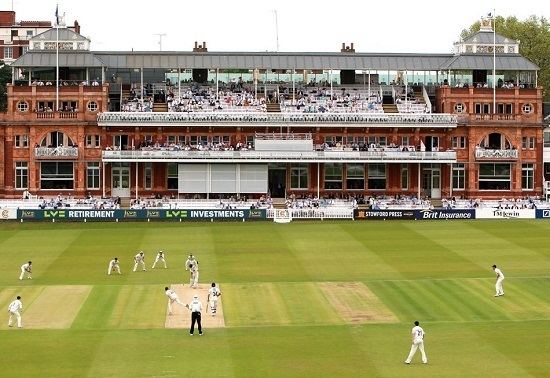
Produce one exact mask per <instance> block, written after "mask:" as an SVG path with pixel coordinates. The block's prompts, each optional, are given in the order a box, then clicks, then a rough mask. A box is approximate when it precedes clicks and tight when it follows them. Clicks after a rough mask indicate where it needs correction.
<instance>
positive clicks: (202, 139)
mask: <svg viewBox="0 0 550 378" xmlns="http://www.w3.org/2000/svg"><path fill="white" fill-rule="evenodd" d="M190 143H191V146H193V147H196V146H206V145H207V144H208V136H207V135H192V136H191V138H190Z"/></svg>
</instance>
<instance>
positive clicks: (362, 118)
mask: <svg viewBox="0 0 550 378" xmlns="http://www.w3.org/2000/svg"><path fill="white" fill-rule="evenodd" d="M97 122H98V125H99V126H106V127H108V126H113V127H120V126H129V127H135V126H140V125H141V126H216V125H219V126H239V127H257V126H262V127H266V126H267V127H269V126H282V125H284V126H291V127H313V126H315V127H365V126H366V125H367V126H368V127H394V126H399V127H415V128H432V129H433V128H443V127H444V128H449V127H451V128H454V127H456V125H457V116H456V115H453V114H433V113H423V114H415V113H408V114H399V113H396V114H388V113H261V112H257V113H256V112H231V113H229V112H226V113H223V112H212V111H211V112H206V111H205V112H194V113H193V112H192V113H174V112H163V113H162V112H158V113H157V112H155V113H153V112H148V113H138V112H135V113H131V112H106V113H101V114H99V115H98V117H97Z"/></svg>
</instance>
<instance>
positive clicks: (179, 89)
mask: <svg viewBox="0 0 550 378" xmlns="http://www.w3.org/2000/svg"><path fill="white" fill-rule="evenodd" d="M180 76H181V68H178V97H179V98H180V99H181V77H180Z"/></svg>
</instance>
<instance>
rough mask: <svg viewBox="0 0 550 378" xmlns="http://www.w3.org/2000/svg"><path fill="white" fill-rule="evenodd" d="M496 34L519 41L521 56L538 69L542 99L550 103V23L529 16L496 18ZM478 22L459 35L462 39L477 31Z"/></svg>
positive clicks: (544, 19) (542, 18)
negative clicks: (524, 17) (523, 18)
mask: <svg viewBox="0 0 550 378" xmlns="http://www.w3.org/2000/svg"><path fill="white" fill-rule="evenodd" d="M495 25H496V32H497V33H498V34H500V35H503V36H505V37H508V38H512V39H515V40H519V41H520V45H519V52H520V54H521V55H523V56H524V57H526V58H527V59H529V60H530V61H532V62H533V63H535V64H536V65H537V66H539V67H540V71H539V78H538V84H539V86H542V87H544V89H545V91H544V99H545V101H550V22H549V21H548V20H547V19H546V18H544V17H540V18H539V17H537V16H531V17H529V18H527V19H526V20H523V21H522V20H518V19H517V18H516V17H507V18H504V17H497V18H496V20H495ZM479 26H480V22H479V21H476V22H474V23H473V24H472V25H471V26H470V27H469V28H467V29H464V30H463V31H462V33H461V37H462V38H466V37H468V36H469V35H471V34H474V33H476V32H477V31H479Z"/></svg>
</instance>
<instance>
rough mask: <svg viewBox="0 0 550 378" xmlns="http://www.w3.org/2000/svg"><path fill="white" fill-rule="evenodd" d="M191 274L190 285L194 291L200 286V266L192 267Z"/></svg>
mask: <svg viewBox="0 0 550 378" xmlns="http://www.w3.org/2000/svg"><path fill="white" fill-rule="evenodd" d="M190 273H191V278H189V284H190V285H191V287H192V288H193V289H196V288H197V287H198V286H199V265H198V264H197V265H195V266H192V265H191V268H190Z"/></svg>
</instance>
